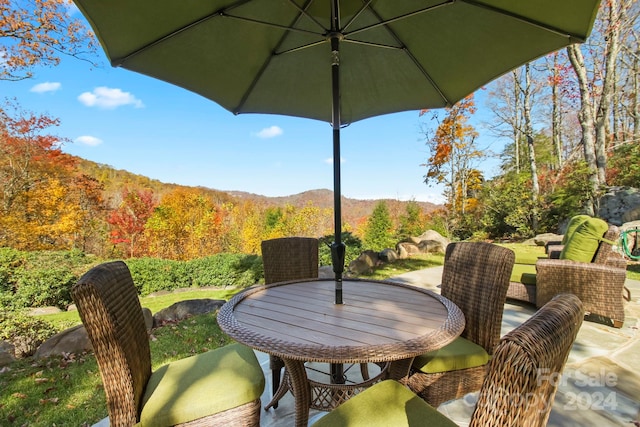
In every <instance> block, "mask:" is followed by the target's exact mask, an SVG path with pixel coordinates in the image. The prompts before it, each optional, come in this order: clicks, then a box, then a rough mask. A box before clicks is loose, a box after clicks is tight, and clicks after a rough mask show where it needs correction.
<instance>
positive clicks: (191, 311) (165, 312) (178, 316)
mask: <svg viewBox="0 0 640 427" xmlns="http://www.w3.org/2000/svg"><path fill="white" fill-rule="evenodd" d="M225 302H226V301H224V300H214V299H209V298H203V299H191V300H185V301H180V302H177V303H175V304H173V305H171V306H170V307H167V308H165V309H162V310H160V311H159V312H157V313H156V314H154V316H153V326H154V327H158V326H161V325H163V324H165V323H170V322H178V321H180V320H183V319H186V318H188V317H191V316H195V315H197V314H205V313H211V312H213V311H216V310H218V309H219V308H220V307H222V305H223V304H224V303H225Z"/></svg>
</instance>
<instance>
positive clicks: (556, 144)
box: [551, 53, 562, 169]
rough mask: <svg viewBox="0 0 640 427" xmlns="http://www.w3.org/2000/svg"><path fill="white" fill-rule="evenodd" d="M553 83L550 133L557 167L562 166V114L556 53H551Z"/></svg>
mask: <svg viewBox="0 0 640 427" xmlns="http://www.w3.org/2000/svg"><path fill="white" fill-rule="evenodd" d="M552 73H553V83H552V85H551V103H552V105H551V108H552V113H551V133H552V140H553V154H554V155H555V157H556V161H557V162H558V169H560V168H562V138H561V137H560V132H561V129H562V115H561V114H560V95H559V93H558V81H559V74H560V73H559V71H558V54H557V53H556V54H554V55H553V70H552Z"/></svg>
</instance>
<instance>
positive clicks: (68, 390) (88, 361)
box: [0, 244, 640, 427]
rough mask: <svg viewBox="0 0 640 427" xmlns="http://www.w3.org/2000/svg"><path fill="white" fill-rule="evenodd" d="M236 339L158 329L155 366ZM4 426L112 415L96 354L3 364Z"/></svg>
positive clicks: (204, 293) (200, 323) (394, 270)
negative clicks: (108, 411) (103, 387)
mask: <svg viewBox="0 0 640 427" xmlns="http://www.w3.org/2000/svg"><path fill="white" fill-rule="evenodd" d="M504 246H506V247H509V248H511V249H513V250H515V251H516V252H517V253H518V254H522V255H534V256H535V255H537V254H542V255H543V254H544V249H543V248H541V247H537V246H528V245H522V244H505V245H504ZM443 261H444V257H443V255H423V256H419V257H415V258H411V259H406V260H398V261H397V262H395V263H392V264H386V265H384V266H382V267H380V268H378V269H376V270H375V271H374V272H373V273H372V274H370V275H368V276H366V277H369V278H375V279H386V278H389V277H391V276H396V275H399V274H402V273H405V272H408V271H414V270H418V269H422V268H428V267H433V266H437V265H442V263H443ZM628 277H630V278H635V279H637V280H640V264H638V263H635V264H633V265H631V266H630V267H629V268H628ZM236 292H237V290H235V289H230V290H189V291H183V292H173V293H170V294H167V295H162V296H157V297H145V298H141V304H142V305H143V306H144V307H148V308H149V309H150V310H151V311H152V312H153V313H155V312H158V311H159V310H161V309H162V308H165V307H168V306H170V305H171V304H173V303H175V302H177V301H183V300H187V299H195V298H212V299H224V300H228V299H229V298H230V297H231V296H232V295H233V294H235V293H236ZM43 317H44V318H46V319H47V320H49V321H51V322H52V323H54V324H55V325H56V326H57V327H59V328H65V327H69V326H72V325H76V324H79V323H80V319H79V317H78V314H77V312H65V313H59V314H53V315H47V316H43ZM230 341H231V340H230V339H229V338H228V337H227V336H226V335H225V334H223V333H222V331H220V328H219V327H218V325H217V322H216V319H215V313H212V314H205V315H200V316H195V317H192V318H190V319H186V320H184V321H182V322H180V323H177V324H173V325H168V326H164V327H162V328H158V329H155V330H154V331H153V335H152V339H151V342H150V345H151V354H152V364H153V367H154V369H155V368H158V367H159V366H161V365H163V364H165V363H168V362H170V361H172V360H177V359H181V358H183V357H187V356H190V355H192V354H196V353H199V352H202V351H207V350H209V349H214V348H217V347H219V346H222V345H225V344H227V343H229V342H230ZM0 390H2V392H1V394H0V425H8V426H42V427H51V426H90V425H92V424H94V423H96V422H98V421H99V420H101V419H103V418H104V417H106V416H107V410H106V403H105V397H104V392H103V389H102V382H101V379H100V373H99V370H98V367H97V364H96V360H95V358H94V357H93V354H91V353H89V354H80V355H68V356H67V357H52V358H49V359H45V360H40V361H34V360H30V359H29V360H21V361H17V362H14V363H12V364H10V365H8V366H6V367H4V368H0Z"/></svg>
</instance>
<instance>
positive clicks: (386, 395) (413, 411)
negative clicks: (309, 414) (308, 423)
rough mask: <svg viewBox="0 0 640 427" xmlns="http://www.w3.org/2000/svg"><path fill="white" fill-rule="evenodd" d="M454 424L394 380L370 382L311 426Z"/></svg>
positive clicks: (450, 426) (440, 426)
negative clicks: (372, 383)
mask: <svg viewBox="0 0 640 427" xmlns="http://www.w3.org/2000/svg"><path fill="white" fill-rule="evenodd" d="M333 426H336V427H337V426H349V427H371V426H377V427H404V426H430V427H456V426H457V424H456V423H454V422H453V421H451V420H450V419H448V418H447V417H445V416H444V415H443V414H442V413H440V412H438V411H437V410H436V409H435V408H433V407H432V406H430V405H429V404H428V403H426V402H425V401H424V400H422V398H420V397H419V396H417V395H416V394H415V393H413V392H412V391H411V390H409V389H407V388H406V387H405V386H403V385H402V384H400V383H398V382H397V381H393V380H386V381H382V382H379V383H378V384H375V385H373V386H372V387H370V388H368V389H366V390H365V391H363V392H362V393H360V394H358V395H356V396H354V397H352V398H351V399H349V400H347V401H346V402H345V403H343V404H342V405H340V406H338V407H337V408H336V409H334V410H333V411H331V412H329V413H328V414H327V415H325V416H323V417H322V418H320V419H319V420H318V421H316V422H315V423H314V424H313V427H333Z"/></svg>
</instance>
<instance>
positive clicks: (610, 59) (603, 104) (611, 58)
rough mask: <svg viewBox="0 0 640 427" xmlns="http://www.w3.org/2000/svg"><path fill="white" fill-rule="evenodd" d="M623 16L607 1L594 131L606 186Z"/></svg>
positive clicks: (600, 178) (614, 3)
mask: <svg viewBox="0 0 640 427" xmlns="http://www.w3.org/2000/svg"><path fill="white" fill-rule="evenodd" d="M623 15H624V12H623V7H622V6H621V5H620V4H619V3H618V0H609V28H608V34H607V37H605V39H606V40H607V46H606V57H605V69H604V76H603V79H604V81H603V83H602V94H601V96H600V102H599V105H598V108H597V115H596V121H595V125H596V127H595V130H596V146H595V148H596V167H597V170H598V181H599V183H600V185H605V184H606V171H607V135H608V133H607V130H608V129H609V119H610V112H611V102H612V99H613V91H614V80H615V76H616V73H615V67H616V63H617V60H618V53H619V52H620V25H621V22H622V17H623Z"/></svg>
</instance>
